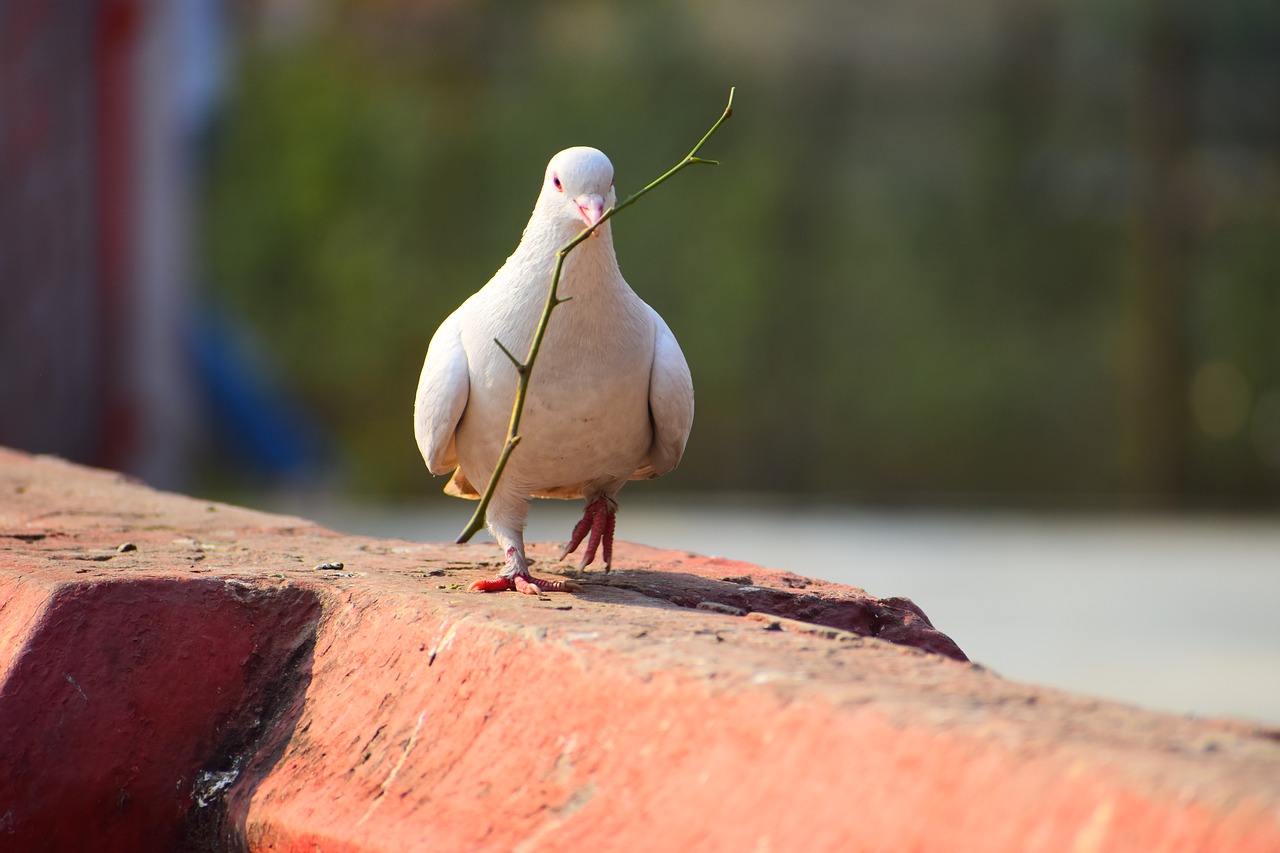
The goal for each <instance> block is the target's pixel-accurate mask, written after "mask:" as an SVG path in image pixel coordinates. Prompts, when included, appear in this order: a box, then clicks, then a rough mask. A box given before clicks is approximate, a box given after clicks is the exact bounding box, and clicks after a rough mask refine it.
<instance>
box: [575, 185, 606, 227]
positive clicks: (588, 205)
mask: <svg viewBox="0 0 1280 853" xmlns="http://www.w3.org/2000/svg"><path fill="white" fill-rule="evenodd" d="M573 201H574V203H575V204H576V205H578V213H579V215H581V216H582V220H583V221H584V222H586V223H587V227H588V228H589V227H591V226H592V225H595V224H596V223H597V222H599V221H600V217H601V216H604V199H603V198H602V197H600V196H598V195H593V194H590V193H587V194H583V195H580V196H578V197H577V198H575V199H574V200H573Z"/></svg>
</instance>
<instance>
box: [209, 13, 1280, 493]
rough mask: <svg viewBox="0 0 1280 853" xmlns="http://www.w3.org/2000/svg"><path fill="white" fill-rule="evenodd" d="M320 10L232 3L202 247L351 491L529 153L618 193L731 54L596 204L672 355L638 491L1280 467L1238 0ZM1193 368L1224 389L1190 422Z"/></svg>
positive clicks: (509, 233)
mask: <svg viewBox="0 0 1280 853" xmlns="http://www.w3.org/2000/svg"><path fill="white" fill-rule="evenodd" d="M317 8H319V9H320V11H319V12H317V13H315V14H313V15H312V16H311V17H310V18H308V19H307V20H305V21H301V22H294V23H293V24H292V25H287V26H283V27H281V26H279V25H277V26H276V27H274V28H271V27H266V26H264V25H261V24H260V23H255V22H252V21H251V22H249V23H248V24H247V25H246V27H245V31H244V39H243V42H242V45H241V48H242V52H241V56H240V62H239V66H238V83H237V86H236V90H235V93H234V97H233V98H232V100H231V102H230V104H229V106H228V109H227V112H226V115H225V121H224V123H223V125H222V127H221V130H220V133H219V135H218V139H217V144H216V146H215V149H214V153H213V156H212V161H211V167H210V173H209V182H208V188H209V189H208V198H207V202H208V203H207V209H206V213H207V217H206V221H207V233H206V244H205V249H206V256H207V267H208V271H209V273H210V279H211V281H212V283H213V287H214V289H215V292H216V294H217V295H218V298H220V299H221V300H223V301H225V302H227V303H229V304H231V305H232V306H233V307H234V308H235V309H236V311H237V312H238V313H239V314H241V315H242V316H243V317H244V318H245V320H246V321H247V322H248V323H250V324H251V325H253V326H254V327H256V328H257V329H258V330H259V332H260V333H261V334H262V335H263V336H264V338H265V339H266V341H267V343H268V344H269V346H270V347H271V349H272V350H273V352H274V354H275V355H276V356H277V357H278V358H279V359H280V361H281V362H282V364H283V365H284V367H285V369H286V370H287V372H288V374H289V375H290V376H291V377H292V379H293V380H294V381H295V382H296V384H297V387H298V388H299V389H300V391H301V393H302V394H303V396H304V397H305V399H306V400H307V402H308V403H309V404H310V405H311V406H312V407H313V409H314V411H315V412H316V413H317V415H318V416H319V417H320V418H322V419H323V421H324V422H326V423H327V424H329V425H330V426H331V428H332V429H333V430H334V431H335V432H336V434H337V435H338V436H339V437H340V439H341V444H342V447H343V450H344V459H345V462H346V465H345V472H346V475H347V481H348V484H349V486H350V487H351V488H353V489H355V490H359V491H364V492H376V493H383V494H404V493H410V492H421V491H425V490H428V489H436V488H438V487H439V486H440V485H442V483H443V481H434V480H432V479H431V478H430V477H429V476H428V475H426V473H425V470H424V468H423V467H422V464H421V461H420V459H419V458H418V455H417V450H416V448H415V446H414V443H413V438H412V430H411V426H410V413H411V409H412V400H413V392H414V387H415V384H416V380H417V374H418V370H419V368H420V366H421V360H422V357H423V354H424V353H425V349H426V345H427V341H428V340H429V338H430V336H431V334H432V332H434V330H435V328H436V326H437V325H438V324H439V322H440V321H441V320H442V319H443V318H444V317H445V316H446V315H447V314H448V313H449V312H450V311H451V310H453V308H454V307H456V306H457V305H458V304H459V303H460V302H461V301H462V300H463V299H464V298H465V297H466V296H467V295H468V294H470V293H471V292H473V291H474V290H476V289H477V288H478V287H479V286H480V285H482V284H483V283H484V282H485V281H486V280H487V279H488V277H489V276H490V275H491V274H492V273H493V271H494V270H496V269H497V268H498V266H499V265H500V264H501V263H502V261H503V259H504V258H505V257H506V256H507V254H508V253H509V252H510V251H511V250H512V249H513V248H514V247H515V244H516V242H517V240H518V238H519V235H520V231H521V229H522V228H523V225H524V222H525V219H526V217H527V214H528V211H529V209H530V208H531V207H532V204H533V201H534V198H535V196H536V194H537V191H538V187H539V184H540V180H541V175H542V170H543V168H544V166H545V163H546V161H547V159H548V158H549V157H550V156H551V154H553V153H554V152H555V151H557V150H559V149H560V148H563V147H567V146H569V145H579V144H588V145H595V146H597V147H599V148H601V149H603V150H604V151H606V152H607V153H608V154H609V156H610V157H611V159H612V160H613V162H614V165H615V168H616V170H617V174H618V178H617V181H618V187H619V193H620V195H625V194H627V193H629V192H632V191H634V190H635V189H637V188H639V187H640V186H641V185H643V184H644V183H646V182H648V181H649V180H651V179H652V178H654V177H656V176H657V175H658V174H660V173H661V172H662V171H664V170H665V169H666V168H668V167H669V166H671V165H673V164H674V163H675V162H676V161H677V160H678V159H679V158H680V157H681V156H683V154H684V153H686V152H687V150H688V149H689V147H690V146H691V145H692V144H693V143H694V142H695V141H696V140H697V138H698V137H699V135H700V134H701V133H702V132H703V131H704V130H705V129H706V127H707V126H709V125H710V123H711V121H713V120H714V118H715V117H716V116H717V115H718V114H719V110H720V109H721V107H722V105H723V103H724V100H725V97H726V96H727V93H728V89H729V86H730V85H731V84H734V85H736V86H737V87H738V95H737V99H736V102H735V115H734V118H733V120H732V121H731V122H730V123H729V124H728V125H726V126H725V127H724V128H723V129H722V130H721V132H720V133H719V134H718V135H717V136H716V137H715V139H714V140H713V141H712V143H711V145H710V146H709V147H708V149H707V150H706V151H705V152H704V154H705V156H708V157H714V158H718V159H720V160H721V161H722V163H723V165H722V166H720V167H719V168H718V169H696V170H692V171H690V172H687V173H685V174H682V175H681V176H680V177H679V178H677V179H676V180H675V181H672V182H671V183H669V184H667V185H665V186H664V187H663V188H662V189H661V190H660V191H659V192H657V193H654V194H653V195H651V196H649V197H647V198H645V199H644V200H643V201H642V202H641V203H640V204H638V205H637V206H636V207H635V208H632V209H631V210H628V211H627V212H626V213H624V214H622V215H621V216H620V217H619V218H618V220H616V221H615V235H616V243H617V246H618V253H619V258H620V261H621V264H622V268H623V271H624V273H625V274H626V276H627V278H628V280H629V281H630V283H631V284H632V286H633V287H634V288H635V289H636V290H637V291H638V292H639V293H640V294H641V296H643V297H644V298H645V299H646V300H647V301H649V302H650V303H651V304H652V305H653V306H654V307H655V308H657V309H658V311H659V312H660V313H662V314H663V315H664V316H665V317H666V318H667V320H668V322H669V323H670V324H671V326H672V328H673V329H674V330H675V332H676V335H677V337H678V338H679V339H680V341H681V344H682V346H683V348H684V350H685V353H686V355H687V356H688V358H689V361H690V364H691V366H692V368H693V372H694V379H695V385H696V388H697V395H698V397H697V401H698V402H697V406H698V411H697V420H696V423H695V426H694V435H693V438H692V439H691V441H690V444H689V448H688V451H687V454H686V457H685V461H684V463H683V464H682V466H681V467H680V469H679V470H677V471H676V472H674V473H673V474H672V475H670V476H669V477H667V478H665V479H664V481H663V483H665V484H666V486H667V487H670V488H682V489H690V490H713V489H733V490H768V491H784V492H799V491H811V490H812V491H818V492H823V493H828V494H831V495H838V496H844V497H853V498H857V499H861V500H869V501H875V500H878V501H904V500H945V501H953V500H959V499H970V498H974V497H977V498H980V499H986V500H993V501H996V502H1000V503H1010V502H1019V501H1024V500H1028V499H1033V500H1040V499H1051V500H1068V501H1095V500H1101V501H1107V502H1115V501H1117V500H1138V501H1159V502H1196V501H1214V502H1222V501H1228V502H1232V503H1237V504H1275V503H1276V502H1277V499H1280V333H1278V332H1280V7H1277V6H1276V5H1275V4H1274V3H1264V2H1261V0H1247V2H1241V3H1235V4H1212V5H1210V4H1202V6H1192V5H1191V4H1189V3H1184V4H1167V5H1161V4H1159V3H1150V4H1146V5H1144V6H1139V7H1137V8H1134V9H1129V8H1128V7H1127V6H1124V7H1122V6H1117V5H1115V4H1106V3H1099V2H1090V0H1081V2H1075V3H1068V2H1059V3H1050V2H1014V0H1009V2H980V3H974V4H958V5H957V4H943V3H937V2H924V0H912V2H906V3H901V4H848V5H846V4H838V3H835V2H825V0H804V2H800V3H796V4H787V5H785V6H775V5H774V4H765V3H760V2H752V3H746V4H723V3H715V2H710V0H701V2H695V3H674V2H658V3H652V4H623V3H585V2H564V3H540V4H521V3H513V2H490V3H470V4H466V3H464V4H454V5H453V6H447V7H445V6H440V7H437V6H430V7H429V6H427V5H426V4H414V3H394V2H380V3H357V2H350V3H337V4H320V5H319V6H318V7H317ZM1168 122H1172V125H1171V126H1172V127H1174V128H1175V130H1177V129H1179V128H1180V129H1181V130H1180V132H1164V128H1165V127H1166V123H1168ZM1151 199H1156V201H1151ZM1162 261H1167V262H1164V263H1162ZM1161 306H1167V307H1168V308H1169V311H1168V314H1169V316H1170V317H1171V318H1172V319H1171V320H1170V321H1169V322H1164V323H1160V322H1156V320H1157V319H1158V318H1159V317H1160V316H1164V309H1163V308H1162V307H1161ZM566 310H572V309H571V306H570V307H569V308H567V309H566ZM1206 365H1209V366H1211V367H1212V370H1211V372H1210V373H1209V374H1204V373H1203V370H1204V369H1205V367H1206ZM1206 376H1207V377H1208V378H1205V377H1206ZM1215 376H1227V377H1235V379H1234V380H1232V382H1234V385H1233V386H1232V387H1234V388H1236V389H1237V391H1236V392H1235V398H1238V397H1239V396H1240V394H1239V390H1238V389H1239V388H1240V387H1243V388H1244V393H1245V396H1246V398H1247V399H1246V400H1245V402H1244V404H1243V411H1242V412H1238V413H1236V414H1234V415H1232V417H1230V418H1228V417H1225V416H1224V417H1222V418H1219V420H1220V421H1222V420H1226V421H1231V422H1229V423H1226V425H1225V426H1223V425H1222V424H1220V423H1219V424H1217V425H1216V426H1213V424H1212V423H1211V427H1212V428H1211V429H1210V430H1209V431H1206V430H1205V429H1204V428H1203V424H1202V422H1203V421H1204V418H1205V417H1206V416H1208V417H1210V421H1212V417H1213V412H1215V411H1219V410H1218V409H1216V408H1215V407H1216V406H1219V405H1220V403H1221V400H1219V399H1218V398H1216V397H1215V394H1217V395H1218V397H1221V396H1222V389H1221V388H1217V387H1216V386H1215V380H1214V377H1215ZM1197 377H1200V379H1201V381H1200V384H1199V385H1197V384H1196V383H1197ZM1235 380H1240V381H1235ZM535 381H536V380H535ZM1241 382H1243V386H1241ZM1228 384H1230V383H1228ZM1218 385H1221V382H1218ZM1196 388H1200V389H1201V390H1200V391H1198V392H1197V391H1196V390H1195V389H1196ZM1215 388H1216V390H1215ZM1235 398H1233V399H1235ZM1197 406H1198V407H1199V408H1197ZM1236 408H1237V409H1238V408H1240V405H1239V401H1238V399H1237V400H1236ZM1206 412H1208V415H1206ZM1227 414H1231V413H1230V412H1228V413H1227ZM1232 418H1234V420H1233V421H1232ZM1214 423H1216V422H1214ZM1210 433H1213V434H1210Z"/></svg>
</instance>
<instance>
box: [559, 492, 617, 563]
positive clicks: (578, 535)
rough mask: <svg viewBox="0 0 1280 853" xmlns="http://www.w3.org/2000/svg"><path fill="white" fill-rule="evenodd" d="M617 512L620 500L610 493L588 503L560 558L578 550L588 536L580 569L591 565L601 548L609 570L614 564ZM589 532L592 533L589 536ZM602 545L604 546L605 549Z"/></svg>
mask: <svg viewBox="0 0 1280 853" xmlns="http://www.w3.org/2000/svg"><path fill="white" fill-rule="evenodd" d="M617 513H618V502H617V501H615V500H614V499H613V498H611V497H609V496H608V495H600V496H599V497H597V498H596V499H595V500H593V501H591V502H590V503H588V504H587V508H586V509H585V510H584V511H583V513H582V520H581V521H579V522H578V523H577V525H576V526H574V528H573V534H572V535H571V536H570V537H569V544H568V545H566V546H565V548H564V553H563V554H561V555H560V559H562V560H563V559H564V558H565V557H567V556H569V555H570V554H572V553H573V552H574V551H576V550H577V548H578V546H579V545H581V544H582V540H583V538H586V539H587V547H586V548H585V549H584V550H583V552H582V562H581V563H580V564H579V565H578V568H579V570H581V569H585V568H586V567H587V566H589V565H591V563H592V562H593V561H594V560H595V558H596V551H598V550H600V551H602V557H603V558H604V570H605V571H606V572H607V571H609V569H610V567H611V566H612V565H613V528H614V526H615V524H616V523H617ZM588 533H590V534H591V535H590V536H589V537H588V536H587V534H588ZM601 545H603V546H604V547H603V549H602V548H601Z"/></svg>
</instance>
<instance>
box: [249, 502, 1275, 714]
mask: <svg viewBox="0 0 1280 853" xmlns="http://www.w3.org/2000/svg"><path fill="white" fill-rule="evenodd" d="M621 497H622V500H621V508H620V510H619V519H618V538H619V539H620V540H627V541H633V542H643V543H645V544H647V545H653V546H655V547H660V548H669V549H674V550H688V551H694V552H697V553H700V554H706V555H714V556H719V557H725V558H728V559H733V560H742V561H744V562H750V563H756V564H759V565H763V566H767V567H770V568H777V569H786V570H790V571H793V572H796V573H798V574H801V575H806V576H810V577H816V578H822V579H825V580H829V581H835V582H838V583H842V584H848V585H850V586H857V587H862V588H863V589H865V590H867V592H869V593H871V594H872V595H876V596H882V597H883V596H906V597H908V598H910V599H912V600H913V601H915V602H916V604H918V605H920V607H921V608H923V610H924V611H925V613H927V614H928V616H929V618H930V620H931V621H932V622H933V623H934V625H935V626H936V627H937V628H939V629H940V630H942V631H944V632H945V633H947V634H948V635H950V636H951V637H952V638H953V639H954V640H955V641H956V642H957V643H958V644H959V645H960V647H961V648H962V649H964V650H965V652H966V653H967V654H968V655H969V656H970V657H971V658H972V659H973V660H975V661H978V662H979V663H982V664H984V665H985V666H987V667H990V668H991V669H993V670H994V671H995V672H997V673H999V674H1000V675H1002V676H1004V677H1006V678H1009V679H1012V680H1016V681H1024V682H1029V683H1034V684H1041V685H1047V686H1051V687H1058V688H1062V689H1065V690H1070V691H1073V692H1077V693H1083V694H1087V695H1092V696H1098V697H1103V698H1107V699H1113V700H1118V701H1121V702H1126V703H1131V704H1136V705H1140V706H1143V707H1146V708H1151V709H1155V710H1161V711H1167V712H1172V713H1176V714H1195V715H1200V716H1228V717H1235V718H1239V719H1245V720H1252V721H1256V722H1262V723H1267V724H1271V725H1280V615H1278V614H1280V521H1277V520H1275V519H1270V518H1259V519H1256V520H1250V519H1248V518H1242V517H1239V516H1231V517H1217V516H1209V515H1205V516H1155V515H1152V516H1121V515H1088V514H1080V515H1053V514H1043V515H1042V514H1030V513H1026V514H999V513H987V512H983V513H978V512H975V513H970V514H965V513H927V512H918V513H917V512H899V511H872V510H858V509H845V508H838V507H814V508H807V509H801V508H795V507H790V506H785V505H777V504H773V503H770V502H767V501H728V500H696V501H695V500H690V499H688V498H682V499H674V498H672V499H664V500H663V501H662V503H661V504H659V503H656V502H655V501H653V500H651V499H646V498H644V497H643V496H638V495H636V494H635V493H634V492H630V493H628V492H623V494H622V496H621ZM474 506H475V505H474V504H472V503H470V502H466V503H464V502H462V501H451V502H445V501H440V502H431V503H429V504H425V505H420V506H395V507H389V506H368V505H363V506H362V505H355V504H342V503H334V502H331V501H323V500H301V499H297V498H295V499H291V500H287V501H279V502H277V505H276V506H275V507H273V508H274V509H276V510H279V511H287V512H293V513H296V514H301V515H305V516H307V517H310V518H313V519H315V520H317V521H319V522H320V523H322V524H325V525H327V526H330V527H333V528H335V529H338V530H342V531H344V532H349V533H358V534H366V535H373V536H386V537H398V538H403V539H409V540H413V541H424V542H425V541H451V540H453V539H454V538H455V537H456V536H457V535H458V533H459V532H460V531H461V529H462V527H463V526H464V525H465V524H466V522H467V520H468V519H469V517H470V513H471V510H472V509H473V508H474ZM580 511H581V508H580V506H579V504H578V503H577V502H562V501H537V502H535V503H534V505H533V508H532V511H531V513H530V523H529V533H528V538H529V540H530V541H535V542H536V541H546V540H550V541H563V540H564V539H565V538H566V536H567V534H568V532H569V530H570V529H571V527H572V526H573V523H574V522H575V521H576V520H577V518H578V515H579V513H580ZM486 536H487V534H482V535H481V536H479V537H477V539H476V541H481V540H482V539H484V538H485V537H486Z"/></svg>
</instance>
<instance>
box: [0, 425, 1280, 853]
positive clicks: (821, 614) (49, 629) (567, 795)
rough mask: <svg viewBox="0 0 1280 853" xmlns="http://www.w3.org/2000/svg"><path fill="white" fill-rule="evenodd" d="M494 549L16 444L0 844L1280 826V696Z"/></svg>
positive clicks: (1034, 843)
mask: <svg viewBox="0 0 1280 853" xmlns="http://www.w3.org/2000/svg"><path fill="white" fill-rule="evenodd" d="M552 551H553V547H552V546H550V545H548V546H541V547H534V548H533V554H534V556H536V557H537V558H538V559H539V560H540V561H541V562H542V566H541V567H540V571H542V572H543V573H548V566H549V564H551V563H552V556H553V555H552ZM495 557H496V554H495V553H494V552H493V550H492V548H491V547H490V546H486V545H476V546H455V545H421V544H413V543H407V542H397V541H389V540H374V539H362V538H357V537H348V536H340V535H338V534H335V533H333V532H330V531H327V530H324V529H322V528H319V527H317V526H315V525H313V524H311V523H309V522H306V521H303V520H301V519H295V518H285V517H280V516H271V515H265V514H262V513H256V512H252V511H249V510H244V509H239V508H235V507H230V506H226V505H222V504H214V503H209V502H205V501H198V500H193V499H190V498H184V497H181V496H176V495H169V494H164V493H159V492H155V491H153V490H150V489H147V488H146V487H144V486H141V485H138V484H135V483H130V482H128V481H126V480H125V479H123V478H121V477H119V476H118V475H114V474H111V473H109V472H101V471H92V470H88V469H84V468H80V467H77V466H73V465H69V464H67V463H64V462H60V461H57V460H52V459H45V458H36V457H30V456H27V455H24V454H20V453H15V452H12V451H4V450H0V848H3V849H6V850H50V849H57V850H146V849H155V850H171V849H204V850H226V849H248V850H255V851H257V850H276V851H302V850H308V851H310V850H323V851H404V850H460V849H474V850H529V851H533V850H646V849H697V850H726V851H728V850H734V851H737V850H806V851H808V850H902V849H936V850H956V849H983V850H1019V851H1021V850H1064V849H1072V850H1126V851H1127V850H1258V851H1264V850H1266V851H1272V850H1277V849H1280V732H1277V731H1275V730H1271V729H1263V728H1259V727H1255V726H1250V725H1246V724H1242V723H1234V722H1229V721H1204V720H1192V719H1183V718H1179V717H1171V716H1167V715H1161V714H1154V713H1149V712H1145V711H1140V710H1137V709H1133V708H1128V707H1124V706H1119V705H1114V704H1110V703H1105V702H1100V701H1095V700H1091V699H1087V698H1082V697H1076V696H1072V695H1068V694H1064V693H1060V692H1056V691H1052V690H1046V689H1040V688H1035V687H1029V686H1026V685H1019V684H1013V683H1010V682H1006V681H1003V680H1002V679H1000V678H999V677H998V676H996V675H994V674H993V673H991V672H989V671H986V670H984V669H983V668H981V667H979V666H976V665H973V664H970V663H967V662H965V661H964V660H963V653H962V652H960V650H959V648H957V647H956V646H955V644H954V643H952V642H951V641H950V640H949V639H948V638H946V637H945V635H942V634H940V633H939V632H937V631H935V630H934V629H933V628H932V626H930V625H929V624H928V620H927V619H926V618H925V617H924V615H923V613H921V612H920V611H919V609H918V608H916V607H915V606H914V605H912V604H911V603H910V602H906V601H903V600H892V599H890V600H883V601H878V600H875V599H870V598H868V597H867V596H865V594H863V593H862V592H861V591H860V590H853V589H850V588H847V587H839V586H836V585H832V584H826V583H823V582H819V581H812V580H808V579H805V578H801V577H799V576H796V575H792V574H789V573H785V572H774V571H769V570H765V569H761V568H759V567H755V566H750V565H747V564H740V563H731V562H727V561H714V560H707V559H704V558H697V557H694V556H691V555H687V554H675V553H671V552H663V551H656V550H653V549H650V548H644V547H641V546H621V545H620V547H619V549H618V552H617V556H616V560H615V562H616V564H617V566H618V569H617V570H616V571H615V572H614V573H613V574H611V575H610V576H609V577H608V578H603V577H600V576H596V575H588V583H587V584H586V587H587V588H586V592H585V593H584V594H582V595H580V596H562V595H561V596H548V597H546V598H544V599H535V598H529V597H526V596H519V595H515V594H505V595H489V596H484V595H478V594H470V593H466V592H465V591H464V588H465V585H466V584H467V583H468V582H469V581H470V580H472V579H473V578H475V577H478V576H482V575H484V574H488V573H491V572H492V571H493V570H494V567H493V560H494V559H495ZM339 563H341V564H342V565H341V567H338V565H337V564H339ZM737 613H747V614H749V615H747V616H739V615H734V614H737ZM888 640H894V641H896V642H890V641H888Z"/></svg>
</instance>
